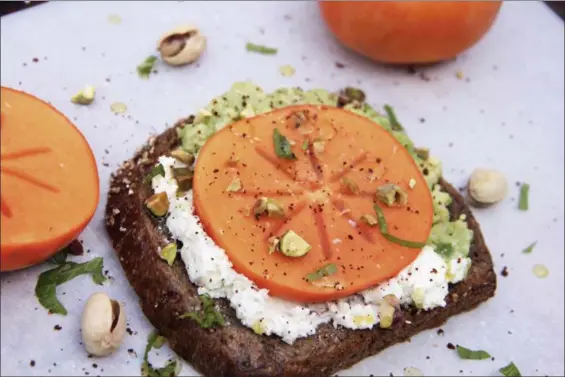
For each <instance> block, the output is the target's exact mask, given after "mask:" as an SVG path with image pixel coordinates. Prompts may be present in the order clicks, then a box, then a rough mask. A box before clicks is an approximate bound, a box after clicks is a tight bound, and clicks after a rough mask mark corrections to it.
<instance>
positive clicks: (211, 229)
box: [193, 105, 433, 302]
mask: <svg viewBox="0 0 565 377" xmlns="http://www.w3.org/2000/svg"><path fill="white" fill-rule="evenodd" d="M275 129H278V131H279V132H280V134H282V135H283V136H284V137H285V138H286V139H287V140H288V141H289V143H290V144H291V148H292V152H293V153H294V154H295V156H296V158H295V159H286V158H281V157H278V156H277V155H276V153H275V145H274V141H273V133H274V130H275ZM316 143H317V144H316ZM315 144H316V145H315ZM234 161H236V163H234ZM237 178H239V180H240V182H241V189H239V190H237V191H235V192H234V191H231V190H227V188H228V186H229V185H230V183H231V182H233V181H234V180H235V179H237ZM410 180H413V181H412V183H414V182H415V185H413V184H412V185H410V184H409V182H410ZM347 182H353V183H354V188H355V189H354V190H351V184H349V185H348V184H347ZM385 183H394V184H396V185H398V186H400V187H401V188H402V189H403V190H404V191H406V192H407V193H408V202H407V204H406V205H405V206H402V207H386V206H384V205H382V206H381V207H382V208H383V212H384V215H385V218H386V222H387V224H388V231H389V233H390V234H393V235H394V236H396V237H399V238H401V239H404V240H410V241H416V242H425V241H426V240H427V238H428V236H429V233H430V229H431V225H432V214H433V207H432V198H431V194H430V191H429V189H428V186H427V185H426V181H425V179H424V177H423V176H422V174H421V173H420V171H419V170H418V167H417V166H416V164H415V162H414V160H413V159H412V157H411V156H410V155H409V153H408V151H407V150H406V149H405V148H403V147H402V145H401V144H400V143H398V142H397V141H396V140H395V139H394V137H393V136H392V135H390V134H389V133H388V132H387V131H386V130H384V129H383V128H381V127H380V126H378V125H377V124H375V123H374V122H372V121H370V120H369V119H366V118H364V117H361V116H359V115H356V114H353V113H351V112H348V111H346V110H342V109H338V108H335V107H324V106H322V107H320V106H310V105H304V106H292V107H287V108H283V109H279V110H275V111H272V112H270V113H267V114H263V115H259V116H257V117H254V118H251V119H244V120H241V121H238V122H236V123H233V124H231V125H229V126H227V127H226V128H224V129H222V130H221V131H219V132H217V133H216V134H215V135H214V136H213V137H211V138H210V139H209V140H208V142H207V143H206V144H205V145H204V146H203V148H202V149H201V151H200V154H199V156H198V159H197V162H196V166H195V178H194V186H193V188H194V206H195V211H196V213H197V214H198V216H199V217H200V219H201V221H202V224H203V226H204V228H205V230H206V231H207V233H208V234H209V235H210V236H211V237H212V238H213V239H214V241H215V242H216V243H217V244H218V245H219V246H221V247H222V248H223V249H224V250H225V251H226V253H227V254H228V256H229V258H230V260H231V262H232V263H233V266H234V268H235V269H236V270H237V271H238V272H240V273H242V274H244V275H246V276H247V277H248V278H249V279H251V280H252V281H254V282H255V283H256V284H257V286H259V287H261V288H267V289H269V290H270V294H272V295H273V296H279V297H282V298H285V299H289V300H294V301H297V302H320V301H327V300H332V299H338V298H340V297H345V296H348V295H351V294H354V293H356V292H359V291H361V290H363V289H366V288H369V287H371V286H374V285H376V284H378V283H380V282H382V281H383V280H385V279H387V278H390V277H393V276H395V275H396V274H398V272H399V271H400V270H401V269H402V268H404V267H405V266H407V265H408V264H410V263H411V262H412V261H413V260H414V259H415V258H416V257H417V255H418V253H419V252H420V250H418V249H414V248H408V247H404V246H401V245H398V244H396V243H392V242H390V241H388V240H387V239H385V238H384V237H383V236H382V234H381V233H380V231H379V227H378V226H376V227H371V226H369V225H368V224H366V223H365V222H363V221H361V220H360V219H361V217H362V216H363V215H365V214H370V215H373V216H374V215H375V211H374V209H373V205H374V203H375V200H376V195H375V192H376V189H377V187H379V186H380V185H383V184H385ZM410 186H413V188H410ZM260 197H267V198H271V199H274V200H276V201H277V202H278V203H279V204H281V205H282V207H283V209H284V217H282V218H280V217H277V216H272V217H269V216H259V217H257V216H255V214H254V213H252V208H253V206H254V204H255V202H256V201H257V199H258V198H260ZM288 230H292V231H294V232H296V233H297V234H298V235H299V236H300V237H301V238H302V239H304V240H305V241H306V242H307V243H308V244H309V245H310V246H311V249H310V251H309V252H308V253H307V254H306V255H304V256H302V257H297V258H293V257H288V256H285V255H283V254H282V253H281V252H275V253H272V254H270V253H269V239H270V238H271V237H280V236H281V235H283V234H284V233H285V232H286V231H288ZM328 264H330V265H331V264H335V265H336V266H337V272H335V273H333V274H331V275H330V276H324V277H323V278H322V279H319V280H316V281H309V279H306V276H307V275H308V274H311V273H313V272H315V271H317V270H318V269H320V268H322V267H324V266H327V265H328Z"/></svg>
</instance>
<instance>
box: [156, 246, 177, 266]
mask: <svg viewBox="0 0 565 377" xmlns="http://www.w3.org/2000/svg"><path fill="white" fill-rule="evenodd" d="M159 255H160V256H161V258H162V259H164V260H165V261H167V263H168V264H169V266H172V265H173V263H174V262H175V258H176V257H177V244H176V242H172V243H170V244H168V245H167V246H165V247H164V248H162V249H161V252H160V253H159Z"/></svg>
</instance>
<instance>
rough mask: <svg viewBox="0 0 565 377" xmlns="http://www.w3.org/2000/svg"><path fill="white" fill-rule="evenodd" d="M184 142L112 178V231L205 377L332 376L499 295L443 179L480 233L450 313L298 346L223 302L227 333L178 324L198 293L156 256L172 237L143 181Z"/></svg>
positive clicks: (133, 280)
mask: <svg viewBox="0 0 565 377" xmlns="http://www.w3.org/2000/svg"><path fill="white" fill-rule="evenodd" d="M178 124H180V123H178ZM178 124H177V126H178ZM178 142H179V141H178V139H177V136H176V132H175V129H174V128H171V129H168V130H167V131H166V132H164V133H163V134H161V135H160V136H158V137H156V138H152V139H150V141H149V143H148V144H147V145H145V146H144V147H143V148H142V149H141V150H139V151H138V152H137V153H136V155H135V157H134V158H133V159H132V160H129V161H126V162H125V163H124V164H123V165H122V166H121V167H120V169H119V170H118V171H117V172H116V173H115V174H114V175H113V176H112V180H111V184H110V192H109V196H108V204H107V207H106V228H107V231H108V233H109V235H110V238H111V239H112V242H113V246H114V249H115V250H116V252H117V253H118V256H119V259H120V262H121V264H122V266H123V269H124V271H125V272H126V276H127V278H128V280H129V282H130V284H131V285H132V286H133V288H134V289H135V291H136V293H137V295H138V296H139V298H140V302H141V307H142V309H143V312H144V313H145V315H146V316H147V318H148V319H149V320H150V321H151V323H152V324H153V326H155V327H156V328H157V330H158V331H159V332H160V333H161V334H162V335H163V336H165V337H166V338H167V339H168V340H169V344H170V345H171V347H172V348H173V350H174V351H175V352H176V353H177V354H179V355H180V356H181V357H183V358H184V359H185V360H187V361H188V362H190V363H191V364H192V365H193V366H194V367H195V368H196V369H198V370H199V371H200V372H201V373H203V374H204V375H207V376H232V377H234V376H326V375H331V374H333V373H335V372H337V371H339V370H342V369H346V368H348V367H350V366H352V365H353V364H355V363H357V362H359V361H360V360H362V359H364V358H366V357H369V356H371V355H374V354H376V353H378V352H379V351H381V350H383V349H385V348H387V347H389V346H391V345H393V344H395V343H399V342H404V341H407V340H408V339H409V338H410V337H412V336H414V335H416V334H417V333H419V332H421V331H423V330H426V329H430V328H434V327H438V326H440V325H441V324H443V323H444V322H445V321H446V320H447V319H448V318H449V317H451V316H453V315H456V314H459V313H462V312H465V311H468V310H471V309H473V308H475V307H476V306H477V305H479V304H480V303H482V302H483V301H486V300H487V299H489V298H490V297H492V296H493V295H494V293H495V290H496V275H495V273H494V271H493V265H492V260H491V256H490V253H489V251H488V249H487V246H486V245H485V242H484V239H483V236H482V234H481V230H480V228H479V224H478V223H477V222H476V220H475V218H474V217H473V214H472V213H471V212H470V210H469V208H468V207H467V206H466V205H465V203H464V199H463V197H462V196H461V195H460V194H459V192H457V190H456V189H454V188H453V187H452V186H451V185H449V184H448V183H446V182H445V181H443V180H442V181H441V185H442V187H443V189H444V190H445V191H447V192H449V193H450V194H451V196H452V197H453V204H452V205H451V207H450V211H451V217H452V218H458V217H459V215H460V214H465V215H466V216H467V221H468V224H469V227H470V228H471V229H472V230H473V231H474V239H473V243H472V246H471V253H470V255H471V258H472V266H471V268H470V270H469V273H468V276H467V278H466V279H465V280H464V281H463V282H461V283H459V284H456V285H453V286H451V287H450V289H449V295H448V297H447V305H446V306H445V307H444V308H435V309H433V310H430V311H421V310H417V309H413V310H405V311H404V312H403V314H402V318H401V319H398V320H396V321H395V323H394V324H393V327H392V328H391V329H387V330H385V329H380V328H374V329H372V330H349V329H345V328H341V327H340V328H337V329H336V328H334V327H333V326H332V325H329V324H327V325H322V326H320V327H319V328H318V331H317V333H316V334H315V335H312V336H309V337H308V338H302V339H299V340H297V341H296V342H295V343H294V344H293V345H289V344H287V343H284V342H283V341H282V340H281V339H280V338H278V337H274V336H272V337H267V336H261V335H256V334H255V333H254V332H253V331H252V330H250V329H249V328H246V327H244V326H243V325H242V324H241V323H240V322H239V320H238V319H237V318H236V316H235V313H234V311H233V309H231V308H230V307H229V303H228V302H227V301H226V300H223V299H222V300H217V306H218V307H219V310H220V311H221V312H222V314H223V315H224V318H225V319H226V325H225V326H224V327H219V328H215V329H211V330H207V329H203V328H200V327H199V326H198V324H197V323H196V322H194V321H192V320H190V319H178V316H179V315H180V314H182V313H184V312H188V311H193V310H195V309H197V308H199V305H200V301H199V298H198V294H197V290H196V287H195V286H194V285H193V284H192V283H191V282H190V281H189V279H188V275H187V273H186V270H185V266H184V264H183V262H182V260H181V259H180V258H177V260H176V261H175V263H174V265H173V266H172V267H170V266H169V265H167V263H165V262H164V261H163V260H161V258H160V257H159V255H158V254H157V248H158V247H159V246H164V244H165V241H164V239H165V238H166V234H167V230H166V228H165V226H164V224H163V223H162V222H158V221H156V220H155V219H154V218H152V217H151V216H149V215H148V213H147V211H146V210H145V208H144V205H143V202H144V200H145V198H147V197H148V196H149V195H151V194H152V192H151V188H150V187H149V186H150V185H148V184H143V179H144V177H145V176H146V174H147V173H148V172H149V170H150V169H151V167H152V166H153V165H154V163H155V161H156V159H157V158H158V157H159V156H161V155H163V154H166V153H168V152H169V151H170V150H171V149H172V148H174V147H175V146H177V144H178ZM374 372H375V373H379V371H374ZM380 372H385V371H380Z"/></svg>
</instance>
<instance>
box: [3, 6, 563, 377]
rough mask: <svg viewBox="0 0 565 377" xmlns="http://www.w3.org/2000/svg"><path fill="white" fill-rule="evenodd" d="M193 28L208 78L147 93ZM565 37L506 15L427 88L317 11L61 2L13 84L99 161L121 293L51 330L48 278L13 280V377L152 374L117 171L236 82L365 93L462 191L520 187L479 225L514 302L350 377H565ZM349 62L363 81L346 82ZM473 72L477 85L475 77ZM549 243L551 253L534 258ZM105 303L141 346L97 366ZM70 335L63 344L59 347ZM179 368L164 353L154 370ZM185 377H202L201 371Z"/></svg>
mask: <svg viewBox="0 0 565 377" xmlns="http://www.w3.org/2000/svg"><path fill="white" fill-rule="evenodd" d="M110 14H117V15H119V16H120V17H121V18H122V22H121V24H119V25H114V24H111V23H109V22H108V21H107V18H108V15H110ZM285 15H289V16H290V18H291V19H290V20H288V19H286V18H288V17H285ZM187 21H188V22H192V23H195V24H198V25H199V26H200V27H201V29H202V32H203V33H204V34H205V35H207V36H208V38H209V44H208V49H207V51H206V53H205V54H204V55H203V57H202V59H201V60H200V61H199V63H198V64H197V65H195V66H191V67H185V68H182V69H171V68H168V67H164V66H161V65H159V66H158V67H157V68H158V71H159V73H158V74H157V75H154V76H152V77H151V78H150V79H149V80H147V81H146V80H141V79H139V78H138V76H137V74H136V73H135V67H136V65H137V64H138V63H140V62H141V60H143V59H144V58H145V57H146V56H148V55H149V54H151V53H153V52H154V48H155V43H156V40H157V38H158V37H159V35H160V34H161V33H162V32H164V31H165V30H167V29H169V28H170V27H171V26H175V25H177V24H179V23H184V22H187ZM563 29H564V28H563V22H562V21H561V20H560V19H558V18H557V16H555V15H554V14H553V13H551V12H550V11H549V10H548V9H547V8H546V7H545V6H543V5H542V4H540V3H534V2H514V3H506V4H505V5H504V6H503V8H502V11H501V13H500V16H499V18H498V20H497V22H496V24H495V25H494V27H493V29H492V31H491V32H490V33H489V34H488V36H487V37H486V38H485V39H484V40H483V41H481V42H480V43H479V44H478V45H477V46H475V47H474V48H472V49H471V50H470V51H468V52H467V53H465V54H464V55H463V56H461V57H460V58H458V59H457V60H456V61H454V62H450V63H446V64H443V65H440V66H436V67H430V68H427V69H426V70H425V72H426V75H427V76H429V77H430V78H431V80H430V81H424V80H422V79H421V78H420V77H419V76H418V75H417V74H416V75H410V74H408V73H407V72H406V71H405V70H396V69H389V68H382V67H378V66H375V65H374V64H371V63H370V62H368V61H367V60H365V59H362V58H359V57H357V56H354V55H353V54H352V53H350V52H348V51H345V50H344V49H343V48H341V47H340V46H339V45H337V44H336V43H335V42H334V40H333V39H332V38H331V37H330V36H329V35H328V33H327V32H326V30H325V28H324V27H323V24H322V22H321V20H320V18H319V16H318V10H317V7H316V5H315V3H312V2H309V3H307V2H247V3H236V2H231V3H228V2H226V3H222V2H206V3H187V2H184V3H181V2H158V3H157V2H137V3H126V2H89V3H85V2H56V3H50V4H46V5H41V6H38V7H35V8H32V9H29V10H26V11H22V12H19V13H15V14H12V15H9V16H6V17H3V18H2V22H1V45H2V51H1V52H2V53H1V82H2V85H5V86H11V87H15V88H19V89H23V90H26V91H28V92H30V93H33V94H35V95H37V96H39V97H41V98H43V99H45V100H48V101H50V102H52V103H53V104H54V105H55V106H56V107H57V108H58V109H59V110H61V111H62V112H63V113H65V114H66V115H67V116H69V117H70V118H72V119H74V121H75V122H76V124H77V125H78V127H80V129H81V130H82V132H83V133H84V134H85V136H86V137H87V138H88V140H89V142H90V143H91V145H92V147H93V149H94V152H95V154H96V157H97V159H98V162H99V169H100V179H101V194H102V200H101V202H100V205H99V207H98V211H97V213H96V216H95V218H94V219H93V221H92V223H91V224H90V225H89V227H88V228H87V230H86V231H85V232H84V234H83V235H82V236H81V238H82V239H83V240H84V243H85V245H86V246H87V248H88V249H90V250H91V252H90V254H88V255H87V256H85V258H90V257H92V256H98V255H100V256H103V257H104V263H105V268H106V269H108V270H109V273H110V275H112V276H113V277H114V278H115V280H114V281H113V282H111V283H107V284H106V285H104V286H103V287H98V286H95V285H94V284H93V283H92V282H91V281H90V279H89V278H88V277H79V278H77V279H75V280H73V281H72V282H70V283H67V284H65V285H64V286H61V287H60V288H59V290H58V293H59V296H60V297H61V299H62V301H63V303H64V305H65V306H66V307H67V309H68V310H69V314H68V316H66V317H60V316H49V315H47V313H46V311H45V310H44V309H43V308H41V307H40V306H39V304H38V302H37V300H36V298H35V297H34V294H33V290H34V286H35V283H36V280H37V276H38V274H39V273H40V272H41V271H42V270H44V269H46V267H47V266H45V265H43V266H38V267H35V268H30V269H28V270H24V271H21V272H17V273H6V274H2V276H1V304H2V305H1V322H2V323H1V360H2V362H1V374H2V375H46V374H47V375H49V374H51V375H84V374H86V373H87V372H88V373H90V374H91V375H97V374H100V375H139V374H140V360H141V355H142V353H143V348H144V346H145V340H146V336H147V334H148V333H149V331H150V326H149V324H148V322H147V320H146V319H145V318H144V317H143V316H142V314H141V311H140V309H139V306H138V303H137V298H136V296H135V295H134V293H133V291H132V289H131V288H130V287H129V285H128V283H127V281H126V279H125V277H124V274H123V272H122V270H121V267H120V265H119V263H118V261H117V259H116V257H115V256H114V253H113V252H112V250H111V248H110V244H109V241H108V238H107V236H106V235H105V233H104V231H103V222H102V217H103V208H104V205H105V199H104V197H105V195H106V189H107V183H108V178H109V175H110V172H111V171H112V170H114V169H115V168H116V166H117V164H118V163H119V162H120V161H122V160H124V159H126V158H127V157H129V156H130V155H131V154H132V153H133V151H134V150H135V148H136V147H137V146H139V145H140V144H141V143H142V142H143V141H144V140H145V139H146V138H147V137H148V135H149V134H150V133H156V132H160V131H162V130H164V128H165V126H166V124H167V123H168V124H171V123H172V122H174V121H175V120H176V119H177V118H179V117H182V116H185V115H187V114H190V113H191V112H193V111H195V110H197V109H198V108H199V107H201V106H203V105H204V104H206V103H207V101H208V100H209V99H211V98H212V97H213V96H214V95H217V94H219V93H221V92H223V91H225V90H226V89H228V88H229V87H230V85H231V83H232V82H234V81H236V80H245V79H252V80H253V81H255V82H256V83H257V84H259V85H261V86H263V87H264V88H266V89H268V90H272V89H274V88H277V87H280V86H292V85H299V86H302V87H303V88H313V87H323V88H326V89H330V90H336V89H338V88H340V87H343V86H345V85H357V86H360V87H361V88H362V89H363V90H365V91H366V93H367V95H368V97H369V101H370V102H371V103H372V104H374V105H377V106H381V105H382V104H383V103H390V104H392V105H394V106H395V107H396V110H397V113H398V114H399V116H400V119H401V120H402V121H403V122H404V124H405V126H406V127H407V128H408V130H409V133H410V135H411V136H412V138H413V139H414V140H415V141H416V143H417V144H418V145H426V146H429V147H431V148H432V151H433V153H435V154H436V155H437V156H439V157H440V158H441V159H442V160H443V162H444V166H445V176H446V177H447V179H448V180H450V181H452V182H453V183H455V184H457V185H462V184H463V183H464V181H465V179H466V177H468V175H469V173H470V172H471V170H472V169H473V168H475V167H479V166H486V167H494V168H498V169H501V170H502V171H504V173H505V174H506V176H507V177H508V179H509V181H510V183H511V185H510V186H511V190H510V195H509V197H508V199H507V200H505V201H504V202H503V203H501V204H500V205H499V206H497V207H496V208H492V209H488V210H480V211H476V214H477V216H478V218H479V220H480V221H481V223H482V227H483V230H484V235H485V238H486V240H487V243H488V244H489V246H490V248H491V251H492V253H493V256H494V260H495V265H496V270H497V272H499V271H500V270H501V269H502V268H503V267H504V266H508V270H509V276H508V277H507V278H503V277H499V288H498V291H497V295H496V297H495V298H494V299H493V300H491V301H489V302H488V303H486V304H484V305H482V306H481V307H480V308H479V309H477V310H475V311H473V312H472V313H468V314H465V315H461V316H459V317H457V318H454V319H452V320H450V321H449V323H448V324H446V325H445V326H444V327H443V329H444V331H445V335H444V336H442V337H440V336H438V335H437V334H436V332H435V331H428V332H425V333H422V334H420V335H418V336H416V337H414V338H413V340H412V342H411V343H407V344H402V345H397V346H394V347H391V348H389V349H387V350H386V351H384V352H382V353H381V354H380V355H378V356H376V357H373V358H370V359H367V360H365V361H363V362H361V363H359V364H358V365H356V366H355V367H354V368H352V369H350V370H347V371H343V372H340V375H360V374H362V375H368V374H374V375H388V374H389V373H393V374H394V375H401V374H402V370H403V368H404V367H407V366H413V367H417V368H419V369H421V370H422V371H423V372H424V373H425V374H426V375H448V374H451V375H494V374H495V372H496V370H497V369H498V368H500V367H502V366H504V365H506V364H507V363H508V362H510V361H514V362H515V363H516V364H517V365H518V367H519V368H520V369H521V371H522V374H523V375H563V373H564V363H563V352H564V345H563V339H564V331H563V321H564V314H563V305H564V289H563V279H564V276H563V264H564V257H563V255H564V243H563V238H564V234H563V227H564V216H563V214H564V209H563V208H564V201H563V192H564V184H563V181H564V167H563V166H564V165H563V158H564V148H563V137H564V132H563V129H564V116H563V111H564V109H563V103H564V94H563V92H564V84H563V83H564V74H563V67H564V57H563V56H564V47H563V46H564V30H563ZM246 41H252V42H255V43H262V44H267V45H272V46H274V47H278V48H279V53H278V55H276V56H262V55H258V54H251V53H248V52H246V50H245V48H244V45H245V42H246ZM34 57H37V58H38V59H39V62H37V63H34V62H32V59H33V58H34ZM336 61H339V62H342V63H344V64H345V65H346V68H344V69H338V68H336V66H335V62H336ZM283 64H292V65H293V66H294V67H295V68H296V75H295V76H293V77H291V78H285V77H282V76H281V75H280V74H279V72H278V68H279V66H281V65H283ZM457 71H461V72H463V74H464V75H465V76H466V77H468V78H469V79H470V81H469V82H466V81H465V80H459V79H457V78H456V77H455V74H456V72H457ZM107 78H109V80H108V81H107V80H106V79H107ZM86 83H90V84H93V85H95V86H96V87H97V88H98V92H97V98H96V101H95V103H94V104H93V105H92V106H89V107H79V106H76V105H73V104H72V103H71V102H70V101H69V99H70V97H71V95H72V94H74V92H75V91H76V90H78V89H80V88H82V87H83V86H84V85H85V84H86ZM114 101H122V102H125V103H126V104H127V106H128V111H127V114H126V115H124V116H116V115H113V114H112V113H111V111H110V108H109V107H110V104H111V103H112V102H114ZM420 118H425V122H421V121H420ZM106 163H107V164H109V166H104V165H103V164H106ZM516 181H521V182H528V183H530V184H531V196H530V206H531V209H530V210H529V211H528V212H520V211H518V210H517V208H516V207H517V200H516V199H517V196H518V188H517V187H516V186H515V185H514V182H516ZM534 240H537V241H538V244H537V246H536V248H535V250H534V252H533V253H532V254H531V255H524V254H522V252H521V250H522V249H523V248H525V247H526V246H527V245H529V244H530V243H531V242H532V241H534ZM79 259H80V258H79ZM535 263H543V264H545V265H547V266H548V267H549V269H550V275H549V277H548V278H546V279H544V280H540V279H537V278H536V277H534V275H533V274H532V272H531V270H532V266H533V265H534V264H535ZM96 290H103V291H106V292H108V293H109V294H110V295H112V296H114V297H116V298H118V299H120V300H121V301H123V302H124V303H125V305H126V307H127V312H128V323H129V326H130V327H131V329H132V330H134V331H135V333H134V335H131V336H130V335H127V336H126V339H125V342H124V344H123V346H122V348H121V349H120V350H119V351H118V352H116V353H115V354H114V355H112V356H110V357H107V358H104V359H99V360H93V359H88V358H87V355H86V353H85V351H84V349H83V347H82V346H81V345H80V335H79V317H80V313H81V310H82V305H83V303H84V300H85V299H86V298H87V297H88V295H90V294H91V293H93V292H94V291H96ZM56 324H59V325H61V326H62V330H60V331H54V329H53V327H54V326H55V325H56ZM448 342H452V343H459V344H461V345H464V346H466V347H469V348H475V349H485V350H487V351H489V352H491V353H492V354H493V355H494V356H495V357H496V360H495V361H490V360H486V361H462V360H459V359H458V357H457V355H456V354H455V353H454V352H453V351H450V350H448V349H447V348H446V344H447V343H448ZM130 348H131V349H133V350H135V352H137V357H136V356H134V355H130V354H129V353H128V351H127V350H128V349H130ZM168 356H170V351H169V350H168V349H167V348H164V349H162V350H161V351H160V355H159V356H158V357H156V356H153V358H154V360H155V361H158V360H159V359H161V360H163V359H164V358H165V357H168ZM428 357H429V358H428ZM32 359H33V360H35V361H36V365H35V367H33V368H32V367H30V360H32ZM54 363H56V364H54ZM93 363H96V364H97V368H95V367H94V366H93ZM182 374H183V375H191V374H192V375H193V374H195V372H194V371H193V370H192V369H191V368H190V366H188V365H185V366H184V368H183V371H182Z"/></svg>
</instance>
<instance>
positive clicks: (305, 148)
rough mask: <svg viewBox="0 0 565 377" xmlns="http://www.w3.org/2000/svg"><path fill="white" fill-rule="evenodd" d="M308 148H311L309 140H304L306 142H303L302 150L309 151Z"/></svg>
mask: <svg viewBox="0 0 565 377" xmlns="http://www.w3.org/2000/svg"><path fill="white" fill-rule="evenodd" d="M308 146H309V142H308V139H304V141H303V142H302V147H301V148H302V150H303V151H306V150H308Z"/></svg>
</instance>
